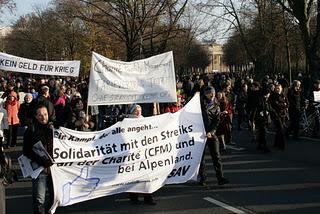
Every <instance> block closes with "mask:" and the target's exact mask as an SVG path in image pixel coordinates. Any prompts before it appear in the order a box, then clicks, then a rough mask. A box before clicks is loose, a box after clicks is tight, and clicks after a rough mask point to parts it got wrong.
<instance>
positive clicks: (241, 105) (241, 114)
mask: <svg viewBox="0 0 320 214" xmlns="http://www.w3.org/2000/svg"><path fill="white" fill-rule="evenodd" d="M247 104H248V85H247V84H246V83H243V84H242V86H241V89H240V92H239V94H238V96H237V101H236V109H237V112H238V130H239V131H240V130H241V124H242V123H243V122H245V121H246V120H247V109H246V108H247Z"/></svg>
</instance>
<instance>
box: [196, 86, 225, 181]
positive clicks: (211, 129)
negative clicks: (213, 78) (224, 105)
mask: <svg viewBox="0 0 320 214" xmlns="http://www.w3.org/2000/svg"><path fill="white" fill-rule="evenodd" d="M201 104H202V106H201V109H202V118H203V122H204V126H205V130H206V133H207V142H206V146H208V148H209V151H210V155H211V159H212V163H213V166H214V169H215V171H216V177H217V180H218V184H219V185H224V184H227V183H229V180H228V179H226V178H225V177H224V176H223V170H222V162H221V156H220V151H219V141H218V137H217V135H216V130H217V127H218V124H219V120H220V119H219V118H220V107H219V104H218V101H217V99H216V97H215V89H214V88H213V87H211V86H208V87H206V88H205V90H204V97H203V100H202V102H201ZM204 156H205V150H204V153H203V155H202V160H201V164H200V169H199V176H200V185H203V186H205V185H206V180H207V174H206V170H205V158H204Z"/></svg>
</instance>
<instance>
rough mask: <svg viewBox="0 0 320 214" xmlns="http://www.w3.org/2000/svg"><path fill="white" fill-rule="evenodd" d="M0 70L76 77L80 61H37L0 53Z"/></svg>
mask: <svg viewBox="0 0 320 214" xmlns="http://www.w3.org/2000/svg"><path fill="white" fill-rule="evenodd" d="M0 69H2V70H5V71H14V72H23V73H30V74H41V75H55V76H73V77H77V76H79V70H80V61H38V60H31V59H26V58H22V57H17V56H13V55H10V54H6V53H1V52H0Z"/></svg>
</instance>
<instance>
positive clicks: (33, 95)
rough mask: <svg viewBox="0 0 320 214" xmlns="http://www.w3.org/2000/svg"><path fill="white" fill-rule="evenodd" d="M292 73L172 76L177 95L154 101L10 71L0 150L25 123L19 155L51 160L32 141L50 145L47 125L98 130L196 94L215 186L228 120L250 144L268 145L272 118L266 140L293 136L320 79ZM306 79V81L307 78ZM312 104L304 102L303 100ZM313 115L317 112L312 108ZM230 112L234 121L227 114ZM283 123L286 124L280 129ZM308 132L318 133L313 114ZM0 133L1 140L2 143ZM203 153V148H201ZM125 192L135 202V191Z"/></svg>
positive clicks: (39, 186) (3, 88) (37, 183)
mask: <svg viewBox="0 0 320 214" xmlns="http://www.w3.org/2000/svg"><path fill="white" fill-rule="evenodd" d="M298 77H299V78H300V79H297V80H294V81H293V83H292V84H291V85H289V83H288V81H287V80H286V78H285V77H284V76H283V75H273V76H272V77H270V76H265V77H264V78H263V79H262V80H260V81H256V80H254V78H253V77H252V76H248V75H239V74H229V73H223V74H221V73H217V74H206V75H196V74H195V75H189V76H183V77H177V102H176V103H160V104H151V103H150V104H140V105H138V104H133V105H105V106H99V107H97V106H90V107H88V106H87V103H86V101H87V98H88V79H86V78H69V77H66V78H60V77H59V78H52V77H35V78H30V77H27V78H22V77H20V76H19V77H18V76H14V75H10V76H8V77H6V78H5V77H1V78H0V82H1V85H0V93H2V95H1V105H0V116H1V118H0V125H1V129H0V146H1V152H2V150H3V149H6V148H8V147H15V146H16V143H17V135H18V129H19V128H20V129H23V130H25V137H24V148H23V151H24V154H25V155H26V156H27V157H29V158H30V159H32V160H34V161H36V162H37V163H39V164H40V165H42V166H44V167H45V168H48V167H49V166H50V165H52V163H49V162H47V161H44V160H41V159H38V157H37V156H36V155H35V154H34V152H33V151H32V149H31V148H32V145H33V144H34V143H37V142H38V141H39V139H38V138H39V137H40V138H43V139H40V140H41V141H42V142H44V144H45V145H44V146H45V148H47V149H48V151H49V154H50V152H52V151H51V150H52V142H51V141H52V139H51V138H50V136H51V135H52V133H51V132H52V131H51V130H52V129H51V128H53V127H60V126H63V127H67V128H70V129H73V130H78V131H96V130H102V129H105V128H107V127H110V126H111V125H113V124H115V123H116V122H117V121H120V120H122V119H123V118H125V117H141V116H142V114H141V112H143V116H152V115H154V114H160V113H167V112H171V113H174V112H177V111H179V110H180V109H181V108H182V107H183V106H184V105H185V104H186V103H187V102H188V101H189V100H190V99H191V98H192V97H193V95H194V94H195V93H197V92H199V93H200V97H201V108H202V114H203V119H204V125H205V129H206V133H207V148H208V149H209V151H210V155H211V158H212V162H213V166H214V169H215V171H216V176H217V182H218V184H219V185H224V184H227V183H229V180H228V179H227V178H225V177H224V176H223V169H222V163H221V152H222V153H223V152H225V151H226V150H227V148H228V145H229V146H230V145H235V144H236V143H237V142H234V140H233V139H232V131H233V126H234V124H236V128H237V130H238V131H243V130H244V129H247V130H249V131H250V132H251V133H252V136H253V138H252V140H253V141H254V142H256V145H257V150H258V151H260V152H262V153H268V152H270V149H269V148H268V143H267V141H266V134H267V129H268V128H270V127H271V124H273V128H274V129H275V137H274V142H273V147H274V148H275V149H279V150H284V149H285V145H286V144H285V141H286V138H287V137H289V135H290V134H293V137H294V138H298V137H299V122H300V115H301V114H302V111H303V109H304V108H306V105H305V102H304V101H305V99H308V100H312V92H313V91H320V81H315V82H314V84H313V86H311V85H310V84H306V81H305V80H304V79H302V78H301V76H298ZM309 82H310V81H309ZM309 106H312V105H309ZM318 116H319V115H318ZM234 118H236V120H235V119H234ZM286 127H287V128H286ZM313 130H314V133H313V134H314V135H318V134H319V118H316V122H315V127H314V128H313ZM4 139H6V140H5V142H6V143H4ZM203 156H204V155H203ZM49 174H50V170H45V171H44V172H43V174H41V176H39V177H38V178H37V179H36V180H34V181H33V185H34V187H33V195H34V202H33V203H34V212H35V213H44V209H45V208H44V207H43V205H44V198H45V190H44V189H45V186H48V185H49V186H51V182H52V181H51V180H50V176H48V175H49ZM199 182H200V184H201V185H206V172H205V162H204V158H202V161H201V166H200V171H199ZM130 198H131V200H132V201H133V202H137V200H138V195H137V194H134V193H131V194H130ZM144 200H145V202H146V203H149V204H155V203H154V201H153V198H152V195H150V194H146V195H144Z"/></svg>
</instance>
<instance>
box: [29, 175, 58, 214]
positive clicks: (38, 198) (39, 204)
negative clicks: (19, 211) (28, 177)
mask: <svg viewBox="0 0 320 214" xmlns="http://www.w3.org/2000/svg"><path fill="white" fill-rule="evenodd" d="M32 200H33V213H35V214H46V213H48V210H49V209H50V207H51V206H52V204H53V184H52V178H51V175H47V174H45V173H44V172H41V173H40V175H39V176H38V177H37V178H36V179H33V180H32Z"/></svg>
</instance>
